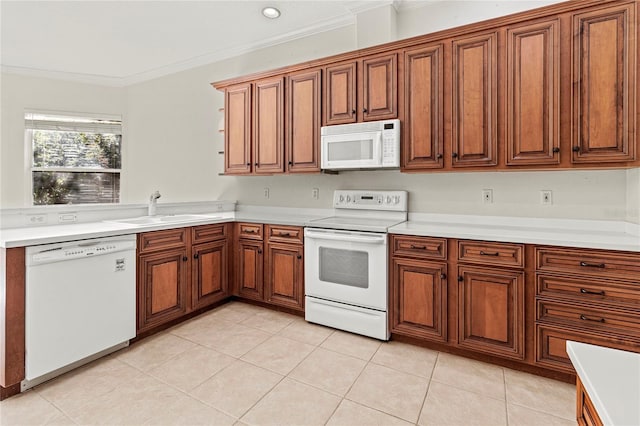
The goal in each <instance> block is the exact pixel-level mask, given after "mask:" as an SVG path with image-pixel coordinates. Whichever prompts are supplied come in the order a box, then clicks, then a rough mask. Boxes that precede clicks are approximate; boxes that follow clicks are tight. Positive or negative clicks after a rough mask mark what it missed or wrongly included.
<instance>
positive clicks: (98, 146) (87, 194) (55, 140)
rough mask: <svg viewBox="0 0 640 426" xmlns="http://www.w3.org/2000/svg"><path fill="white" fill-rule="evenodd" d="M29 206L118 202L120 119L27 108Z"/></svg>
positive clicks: (120, 147)
mask: <svg viewBox="0 0 640 426" xmlns="http://www.w3.org/2000/svg"><path fill="white" fill-rule="evenodd" d="M25 138H26V143H27V145H28V149H29V153H30V155H29V156H30V160H31V182H32V185H31V192H32V195H33V204H34V205H45V204H91V203H118V202H119V201H120V169H121V167H122V124H121V120H120V118H114V117H110V118H104V117H102V118H97V117H91V116H74V115H70V114H69V115H57V114H49V113H37V112H27V113H26V114H25Z"/></svg>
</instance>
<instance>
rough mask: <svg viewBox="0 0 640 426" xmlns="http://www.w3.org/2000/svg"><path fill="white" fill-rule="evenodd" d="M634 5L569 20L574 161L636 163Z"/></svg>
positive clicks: (617, 6) (623, 5) (607, 9)
mask: <svg viewBox="0 0 640 426" xmlns="http://www.w3.org/2000/svg"><path fill="white" fill-rule="evenodd" d="M636 4H637V2H633V3H627V4H622V5H614V6H611V7H607V8H603V9H598V10H593V11H589V12H584V13H577V14H574V15H573V22H572V24H573V46H572V48H573V52H572V64H573V103H572V107H573V111H572V113H573V137H572V142H573V146H572V149H573V158H572V160H573V162H574V163H590V162H600V163H608V162H625V161H633V160H634V159H635V158H636V144H637V141H636V135H635V131H636V129H635V121H636V120H635V102H636V100H635V96H636V95H635V93H636V91H635V90H636V88H635V84H636V74H637V72H638V70H637V65H636V21H635V13H636V11H635V9H636Z"/></svg>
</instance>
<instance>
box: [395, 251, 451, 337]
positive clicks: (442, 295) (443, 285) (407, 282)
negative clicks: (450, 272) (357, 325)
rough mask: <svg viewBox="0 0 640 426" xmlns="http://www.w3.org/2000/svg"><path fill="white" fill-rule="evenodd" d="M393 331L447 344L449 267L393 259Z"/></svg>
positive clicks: (439, 264) (440, 264)
mask: <svg viewBox="0 0 640 426" xmlns="http://www.w3.org/2000/svg"><path fill="white" fill-rule="evenodd" d="M391 263H392V274H393V275H392V282H391V291H390V294H389V297H390V302H389V307H390V317H391V332H392V333H397V334H403V335H407V336H412V337H418V338H423V339H429V340H435V341H440V342H446V341H447V279H446V278H447V277H446V271H447V264H446V263H436V262H433V263H432V262H424V261H415V260H408V259H396V258H394V259H392V262H391Z"/></svg>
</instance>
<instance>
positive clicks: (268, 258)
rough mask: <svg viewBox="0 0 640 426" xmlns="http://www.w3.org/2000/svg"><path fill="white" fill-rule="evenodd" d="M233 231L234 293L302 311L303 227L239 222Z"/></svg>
mask: <svg viewBox="0 0 640 426" xmlns="http://www.w3.org/2000/svg"><path fill="white" fill-rule="evenodd" d="M236 233H237V234H236V235H237V236H238V240H237V245H236V247H237V249H236V252H235V254H236V273H235V294H236V295H237V296H239V297H242V298H246V299H252V300H259V301H262V302H267V303H270V304H273V305H278V306H282V307H285V308H290V309H293V310H297V311H304V245H303V238H302V236H303V234H304V233H303V228H302V227H299V226H287V225H262V224H256V223H238V224H236ZM265 240H266V241H265ZM263 250H264V252H263Z"/></svg>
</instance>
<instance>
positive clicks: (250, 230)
mask: <svg viewBox="0 0 640 426" xmlns="http://www.w3.org/2000/svg"><path fill="white" fill-rule="evenodd" d="M242 233H243V234H255V233H256V230H255V229H244V230H243V231H242Z"/></svg>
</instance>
